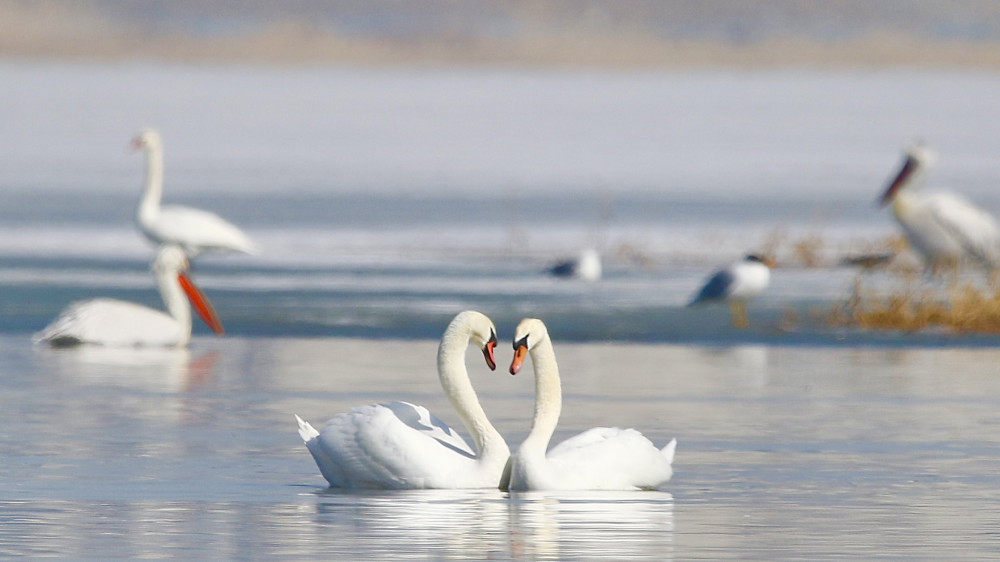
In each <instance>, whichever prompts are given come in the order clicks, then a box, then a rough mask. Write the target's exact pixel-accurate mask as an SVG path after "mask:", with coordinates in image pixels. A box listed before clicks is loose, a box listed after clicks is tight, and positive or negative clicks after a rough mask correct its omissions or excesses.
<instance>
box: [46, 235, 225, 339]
mask: <svg viewBox="0 0 1000 562" xmlns="http://www.w3.org/2000/svg"><path fill="white" fill-rule="evenodd" d="M187 268H188V258H187V256H186V255H185V254H184V251H183V250H181V249H180V248H178V247H177V246H171V245H167V246H163V247H161V248H160V251H159V253H158V254H157V256H156V260H155V261H154V262H153V272H154V275H155V276H156V283H157V285H159V288H160V295H161V296H162V297H163V302H164V304H166V306H167V312H168V313H169V314H167V313H164V312H162V311H159V310H154V309H152V308H148V307H145V306H142V305H138V304H135V303H131V302H126V301H120V300H114V299H94V300H88V301H80V302H76V303H73V304H72V305H70V306H69V308H67V309H66V310H65V311H63V313H62V314H60V315H59V317H58V318H56V319H55V320H54V321H53V322H52V323H51V324H49V325H48V326H47V327H46V328H45V329H44V330H42V331H41V332H39V333H38V334H36V335H35V341H36V342H39V343H42V342H44V343H48V344H50V345H53V346H65V345H76V344H81V343H90V344H101V345H110V346H185V345H187V343H188V342H189V341H190V340H191V307H190V306H189V305H188V301H189V300H190V303H191V305H192V306H194V308H195V310H196V311H197V312H198V314H199V315H200V316H201V318H202V319H203V320H204V321H205V323H206V324H208V326H209V327H210V328H211V329H212V331H214V332H216V333H219V334H221V333H223V328H222V323H221V322H220V321H219V318H218V317H217V316H216V315H215V310H214V309H213V308H212V305H211V303H209V301H208V299H207V298H206V297H205V295H204V294H203V293H202V292H201V291H200V290H199V289H198V287H196V286H195V284H194V283H193V282H192V281H191V278H190V277H188V275H187ZM185 295H186V297H185Z"/></svg>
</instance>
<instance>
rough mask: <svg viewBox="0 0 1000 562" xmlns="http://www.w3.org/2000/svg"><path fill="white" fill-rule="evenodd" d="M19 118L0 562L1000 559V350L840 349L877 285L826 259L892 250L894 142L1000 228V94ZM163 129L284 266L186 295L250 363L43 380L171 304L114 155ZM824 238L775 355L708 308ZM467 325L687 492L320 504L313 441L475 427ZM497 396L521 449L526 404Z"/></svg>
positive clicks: (101, 98)
mask: <svg viewBox="0 0 1000 562" xmlns="http://www.w3.org/2000/svg"><path fill="white" fill-rule="evenodd" d="M0 83H3V84H5V87H4V88H0V117H2V118H3V122H4V123H5V129H4V133H3V134H2V135H0V151H2V152H3V153H4V154H5V157H4V159H5V165H4V166H2V167H0V194H2V205H0V357H2V358H3V362H2V372H0V385H2V389H0V412H2V413H0V422H2V423H0V428H2V429H0V456H2V458H3V461H4V462H3V463H2V465H3V467H2V468H0V475H2V478H0V554H2V555H24V554H27V555H36V556H42V555H60V556H70V557H74V558H94V559H107V558H115V557H118V558H138V557H153V556H167V557H180V558H201V557H212V558H227V557H241V558H268V559H271V558H275V557H288V558H304V557H320V556H323V557H348V558H350V557H366V558H397V559H398V558H411V557H415V558H424V557H433V558H486V557H493V558H499V559H508V558H524V559H554V558H570V559H579V558H604V559H608V558H611V559H614V558H621V557H626V556H628V557H641V558H652V559H669V558H678V559H690V558H709V559H717V558H765V559H776V558H804V559H816V558H827V557H834V556H851V557H859V558H868V557H872V556H886V557H916V558H928V559H940V558H942V557H944V558H954V557H957V556H963V555H964V556H989V555H991V554H992V553H993V552H994V551H995V549H996V544H997V536H996V531H995V529H996V528H997V523H998V521H997V515H996V506H997V496H996V490H997V489H1000V487H998V486H997V484H998V482H997V476H996V475H997V473H998V471H997V463H998V459H1000V457H998V451H1000V443H998V441H997V439H996V437H995V435H996V428H997V417H996V412H997V411H998V409H997V405H998V404H997V402H998V400H1000V384H998V383H997V382H996V380H995V372H996V364H997V359H998V357H997V356H996V352H995V348H996V344H997V343H998V341H1000V340H998V339H997V337H996V336H989V335H984V336H968V335H952V334H947V333H923V334H901V333H890V332H881V333H877V332H866V331H861V330H853V329H846V328H840V327H831V326H829V325H828V324H827V323H826V321H825V319H826V316H827V313H828V312H829V310H830V309H831V308H832V307H834V306H835V305H836V303H837V302H839V301H840V300H841V299H843V298H845V296H846V295H847V294H848V292H849V291H850V289H851V287H852V286H853V283H854V281H855V279H856V278H857V276H858V272H856V271H854V270H851V269H848V268H843V267H839V266H836V262H837V260H838V259H839V257H840V256H842V255H845V254H849V253H852V252H857V251H860V250H863V249H865V248H868V247H870V246H871V244H872V242H873V241H874V240H878V239H880V238H883V237H885V236H888V235H890V234H891V233H892V232H894V230H893V225H892V223H891V222H890V219H889V217H888V216H887V214H886V213H885V211H881V212H880V211H879V210H877V209H876V208H875V206H874V200H875V198H876V196H877V195H878V193H879V191H880V189H881V188H882V184H883V182H884V181H885V180H886V179H887V178H888V176H889V174H890V172H891V170H892V168H893V167H894V166H895V165H896V164H897V159H898V157H899V149H900V148H901V146H902V145H903V144H904V143H905V142H906V141H907V140H909V139H911V138H913V137H916V136H920V137H923V138H925V139H926V140H927V141H928V142H930V143H931V144H932V145H933V146H934V147H935V148H937V149H938V151H939V153H940V155H941V158H940V165H939V166H938V167H937V168H935V169H934V170H933V171H932V172H931V176H930V180H929V181H930V184H931V185H937V186H941V187H948V188H953V189H956V190H958V191H961V192H963V193H965V194H966V195H967V196H969V197H970V198H972V199H974V200H976V201H977V202H979V203H981V204H982V205H984V206H985V207H987V208H989V209H991V210H994V211H995V210H1000V195H998V193H1000V192H997V191H996V190H995V189H994V186H995V185H996V183H997V180H998V179H1000V160H997V159H996V158H995V157H994V155H995V154H997V153H1000V141H998V139H997V138H995V136H993V135H992V131H991V129H990V128H989V127H983V126H982V123H989V122H993V121H996V118H997V117H998V116H997V113H998V112H1000V108H998V106H996V104H995V103H992V100H995V99H998V95H1000V78H998V77H996V76H994V75H993V74H987V73H976V72H955V71H940V70H920V69H913V70H897V71H891V72H875V71H860V70H859V71H837V72H829V71H820V70H767V71H754V72H747V71H713V72H649V73H629V72H620V73H611V72H607V73H602V72H569V71H566V72H543V71H538V70H516V69H500V70H489V71H487V70H463V69H448V70H440V69H436V70H394V69H379V70H371V69H353V68H325V67H302V68H293V69H271V68H257V67H211V66H194V67H185V66H169V65H156V64H121V65H117V64H90V65H87V64H82V65H60V64H30V63H24V62H4V63H2V64H0ZM146 125H153V126H156V127H158V128H159V129H160V130H161V132H162V133H163V136H164V142H165V149H166V195H165V200H166V201H168V202H174V203H183V204H188V205H192V206H197V207H202V208H206V209H210V210H213V211H216V212H218V213H219V214H221V215H223V216H225V217H226V218H228V219H230V220H231V221H233V222H235V223H236V224H239V225H240V226H242V227H243V228H244V229H245V230H246V231H247V232H248V233H249V234H250V235H251V236H252V237H253V238H254V239H255V240H256V241H257V243H258V244H259V245H260V246H261V248H262V254H261V255H260V256H204V257H202V258H199V259H198V260H197V262H196V264H195V270H194V276H195V279H196V280H197V281H198V282H199V283H200V284H201V285H202V286H203V288H204V289H205V291H206V292H207V294H208V295H209V297H210V298H211V299H212V300H213V302H214V304H215V306H216V309H217V310H218V312H219V314H220V316H221V317H222V319H223V321H224V322H225V324H226V327H227V331H228V335H227V337H225V338H222V339H219V338H212V337H210V336H208V335H207V332H206V329H205V328H204V327H203V326H199V327H197V328H196V335H197V337H196V339H195V341H194V342H193V343H192V346H191V348H190V350H182V351H166V352H165V351H139V350H126V351H113V350H102V349H77V350H49V349H42V348H37V347H34V346H33V345H32V344H31V342H30V335H31V333H32V332H34V331H35V330H38V329H40V328H41V327H42V326H44V325H45V324H46V323H47V322H48V321H49V320H51V319H52V318H54V317H55V316H56V315H57V314H58V312H59V311H60V310H61V309H62V308H63V307H65V306H66V305H67V304H68V303H69V302H71V301H73V300H75V299H81V298H91V297H96V296H111V297H115V298H121V299H125V300H131V301H136V302H143V303H146V304H148V305H150V306H160V303H159V298H158V295H157V294H156V292H155V290H154V289H153V281H152V278H151V275H150V273H149V271H148V262H149V260H150V258H151V253H152V250H151V248H150V247H149V246H148V245H147V244H146V243H145V242H144V241H143V240H142V239H141V238H140V237H139V235H138V234H137V232H136V231H135V229H134V227H133V226H132V223H131V220H132V214H133V211H134V205H135V203H136V201H137V199H138V193H139V189H140V184H141V169H142V160H141V157H140V156H139V155H134V154H130V153H129V152H128V151H127V150H126V148H125V147H126V145H127V142H128V140H129V138H130V137H131V135H132V134H134V133H135V132H136V131H137V130H138V129H139V128H140V127H142V126H146ZM803 236H818V237H820V238H822V239H823V240H824V242H825V246H824V250H823V254H822V256H823V259H824V260H825V261H824V263H825V266H824V267H820V268H814V269H805V268H801V267H797V266H792V267H784V268H780V269H778V270H776V271H775V272H774V277H773V283H772V286H771V288H770V289H769V290H768V291H767V292H766V293H765V294H764V295H762V296H761V298H760V299H758V300H757V301H755V302H754V303H753V304H752V305H751V310H750V316H751V327H750V329H748V330H737V329H735V328H732V327H731V326H730V325H729V318H728V312H727V311H726V310H725V309H721V308H718V309H704V310H691V309H687V308H685V307H684V304H685V303H686V302H687V300H688V299H689V298H690V297H691V295H692V294H693V293H694V292H695V291H696V290H697V288H698V286H699V284H700V283H701V282H702V281H703V280H704V279H705V277H706V276H707V275H708V274H709V273H710V272H711V271H712V269H713V268H714V267H717V266H719V265H722V264H725V263H727V262H729V261H731V260H733V259H736V258H737V257H739V256H740V255H742V254H743V253H745V252H747V251H749V250H754V249H759V248H761V247H762V246H765V245H766V244H767V243H768V241H769V240H773V239H783V240H795V239H797V238H798V237H803ZM583 246H596V247H599V248H600V249H601V250H602V251H603V253H604V256H605V278H604V279H603V280H602V281H600V282H598V283H594V284H587V283H579V282H565V281H557V280H554V279H549V278H547V277H545V276H544V275H542V274H541V272H542V270H543V269H544V268H545V267H546V266H547V265H548V264H549V263H551V262H552V261H553V260H555V259H557V258H559V257H562V256H567V255H572V254H575V253H576V252H577V251H578V249H579V248H581V247H583ZM779 249H780V250H781V251H782V252H785V257H788V256H789V252H790V250H789V246H788V245H787V244H786V245H785V246H783V247H780V248H779ZM781 257H782V255H781V254H779V259H781ZM870 281H871V282H872V283H876V284H878V283H883V284H887V285H889V286H891V283H892V280H891V279H886V278H884V277H879V276H878V275H876V276H874V277H873V278H872V279H870ZM465 308H476V309H479V310H482V311H483V312H486V313H487V314H489V315H490V316H491V317H492V318H493V319H494V320H495V321H496V323H497V326H498V328H499V330H500V332H501V334H500V335H501V338H503V339H505V338H507V337H509V336H510V335H511V330H512V329H513V326H514V324H515V323H516V321H517V320H518V319H520V318H521V317H523V316H528V315H531V316H537V317H540V318H543V319H545V320H546V322H547V324H548V325H549V327H550V331H551V332H552V334H553V337H554V338H555V340H556V342H557V352H558V353H559V354H560V365H561V366H562V367H563V369H564V371H565V373H564V379H565V380H564V384H565V387H566V389H565V390H566V393H567V398H566V405H565V412H564V415H563V418H562V420H561V424H560V428H561V429H560V431H561V432H564V433H565V435H566V436H568V435H570V434H572V433H575V432H578V431H581V430H583V429H586V428H588V427H592V426H595V425H623V426H634V427H636V428H638V429H640V430H642V431H643V432H644V433H645V434H646V435H648V436H649V437H650V438H651V439H653V440H654V441H655V442H657V443H665V442H666V441H667V440H669V439H670V438H672V437H677V438H678V440H679V442H680V446H679V449H678V454H677V461H676V475H675V478H674V481H673V484H672V485H671V489H670V493H669V494H641V493H636V494H611V495H608V494H596V495H595V494H561V495H560V494H541V495H528V496H518V497H509V496H507V495H505V494H501V493H499V492H489V491H486V492H420V493H392V494H386V493H370V494H339V493H330V492H327V491H325V490H324V489H323V480H322V478H321V477H320V476H319V474H318V472H317V471H316V469H315V466H314V464H313V463H312V460H311V458H310V457H309V455H308V453H307V451H306V450H305V448H304V447H303V446H302V444H301V442H300V441H299V439H298V437H297V434H296V432H295V427H294V423H293V420H292V414H293V413H299V414H301V415H303V416H304V417H306V418H307V419H309V420H311V421H313V422H314V423H317V424H318V423H321V422H322V420H323V419H324V418H325V417H328V416H331V415H333V414H335V413H337V412H340V411H344V410H345V409H347V408H349V407H350V406H352V405H356V404H361V403H367V402H375V401H382V400H386V399H409V400H413V401H417V402H419V403H422V404H425V405H427V406H429V407H431V409H432V410H433V411H435V412H437V413H438V415H439V416H440V417H442V418H444V419H445V420H446V421H448V422H450V423H457V419H456V418H455V416H454V415H453V414H452V413H451V412H450V409H449V407H448V405H447V402H446V400H445V399H444V398H443V396H441V391H440V389H439V388H438V387H437V384H436V377H435V376H434V370H433V369H434V351H435V347H436V344H435V340H436V338H437V337H439V336H440V333H441V331H442V330H443V328H444V326H445V324H446V323H447V321H448V320H449V319H450V318H451V316H453V315H454V314H455V313H456V312H457V311H459V310H462V309H465ZM507 350H508V347H507V346H503V349H502V351H501V352H500V362H501V363H502V362H503V361H505V360H509V353H510V352H509V351H507ZM480 370H481V369H480ZM474 376H475V377H476V378H475V382H476V384H477V387H478V388H481V389H482V391H483V398H484V402H485V403H486V407H487V411H488V412H489V413H490V414H491V418H492V419H494V421H495V422H496V423H497V426H498V428H500V430H501V432H502V433H504V434H505V435H506V436H507V437H508V439H509V440H510V441H511V442H512V443H515V444H516V443H517V442H518V441H519V440H520V439H521V438H523V436H524V435H525V434H526V432H527V426H528V423H529V422H528V420H529V419H530V414H531V399H532V396H531V384H530V378H529V377H517V378H514V379H512V378H510V377H509V376H507V375H502V374H500V373H494V374H490V375H486V374H482V373H478V372H477V373H476V374H475V375H474Z"/></svg>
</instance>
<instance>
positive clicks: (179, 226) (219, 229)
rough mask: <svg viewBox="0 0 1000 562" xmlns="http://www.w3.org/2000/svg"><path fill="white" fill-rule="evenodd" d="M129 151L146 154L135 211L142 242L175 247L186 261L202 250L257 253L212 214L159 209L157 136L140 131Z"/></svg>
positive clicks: (160, 167)
mask: <svg viewBox="0 0 1000 562" xmlns="http://www.w3.org/2000/svg"><path fill="white" fill-rule="evenodd" d="M132 147H133V148H134V149H135V150H139V149H145V151H146V186H145V190H144V191H143V195H142V200H140V201H139V208H138V209H137V210H136V221H137V222H138V224H139V230H141V231H142V233H143V234H144V235H145V236H146V238H149V239H150V240H151V241H153V242H154V243H156V244H176V245H178V246H180V247H182V248H183V249H184V251H185V252H187V254H188V256H190V257H194V256H196V255H198V253H200V252H202V251H203V250H232V251H236V252H243V253H247V254H255V253H257V249H256V248H255V247H254V245H253V243H252V242H251V241H250V239H249V238H247V235H246V234H244V233H243V231H241V230H240V229H239V228H237V227H235V226H233V225H232V224H231V223H229V222H227V221H226V220H224V219H222V218H221V217H219V216H218V215H216V214H214V213H210V212H208V211H202V210H201V209H192V208H190V207H181V206H178V205H168V206H161V205H160V200H161V199H162V198H163V143H162V142H161V141H160V134H159V133H157V132H156V131H155V130H154V129H143V130H142V131H141V132H140V133H139V135H138V136H136V137H135V138H134V139H133V140H132Z"/></svg>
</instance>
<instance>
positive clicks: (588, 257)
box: [548, 248, 601, 281]
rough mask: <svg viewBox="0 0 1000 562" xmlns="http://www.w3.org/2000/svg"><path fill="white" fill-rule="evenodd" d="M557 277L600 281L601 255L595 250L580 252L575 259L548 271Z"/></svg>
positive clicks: (561, 263)
mask: <svg viewBox="0 0 1000 562" xmlns="http://www.w3.org/2000/svg"><path fill="white" fill-rule="evenodd" d="M548 272H549V273H550V274H551V275H554V276H555V277H563V278H571V279H581V280H583V281H599V280H600V279H601V255H600V254H599V253H597V250H595V249H593V248H587V249H585V250H583V251H582V252H580V255H579V256H577V257H576V258H575V259H570V260H566V261H562V262H559V263H557V264H555V265H553V266H552V267H550V268H549V269H548Z"/></svg>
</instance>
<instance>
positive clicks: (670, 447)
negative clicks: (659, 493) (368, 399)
mask: <svg viewBox="0 0 1000 562" xmlns="http://www.w3.org/2000/svg"><path fill="white" fill-rule="evenodd" d="M306 425H309V424H306ZM676 450H677V439H676V438H675V439H671V440H670V443H667V446H666V447H664V448H662V449H660V452H661V453H663V456H664V457H666V458H667V462H668V463H670V464H673V463H674V452H675V451H676Z"/></svg>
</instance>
